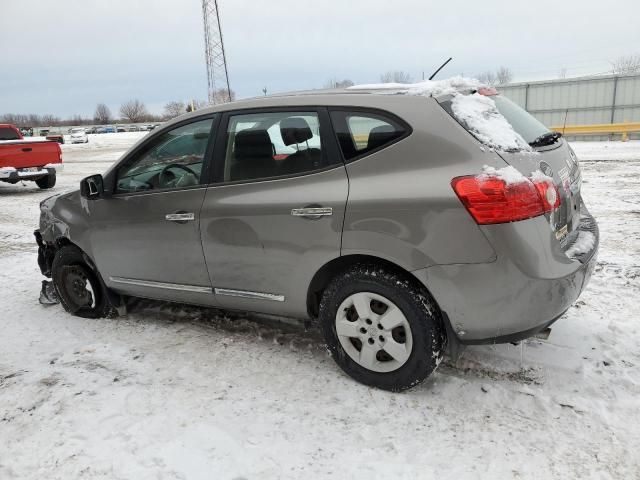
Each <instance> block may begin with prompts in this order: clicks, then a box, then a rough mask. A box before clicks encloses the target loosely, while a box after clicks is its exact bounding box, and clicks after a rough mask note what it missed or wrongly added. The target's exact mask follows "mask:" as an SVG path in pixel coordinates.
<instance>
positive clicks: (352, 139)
mask: <svg viewBox="0 0 640 480" xmlns="http://www.w3.org/2000/svg"><path fill="white" fill-rule="evenodd" d="M331 121H332V123H333V128H334V130H335V132H336V135H337V137H338V143H339V144H340V149H341V150H342V154H343V155H344V158H345V160H347V161H349V160H353V159H356V158H360V157H361V156H364V155H366V154H369V153H372V152H374V151H377V150H380V149H382V148H384V147H387V146H389V145H391V144H393V143H395V142H396V141H398V140H399V139H400V138H402V137H404V136H405V135H406V134H407V133H408V129H407V127H405V126H403V125H401V124H400V122H399V121H396V120H395V119H393V118H391V117H390V116H386V115H383V114H380V113H373V112H372V113H369V112H349V111H333V112H331Z"/></svg>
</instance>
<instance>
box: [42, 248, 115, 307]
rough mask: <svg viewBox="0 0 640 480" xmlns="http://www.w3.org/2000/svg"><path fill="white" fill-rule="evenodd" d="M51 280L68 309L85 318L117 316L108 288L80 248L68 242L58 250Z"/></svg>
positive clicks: (63, 304)
mask: <svg viewBox="0 0 640 480" xmlns="http://www.w3.org/2000/svg"><path fill="white" fill-rule="evenodd" d="M51 279H52V280H53V285H54V287H55V289H56V294H57V295H58V298H59V299H60V303H61V304H62V306H63V307H64V309H65V310H66V311H67V312H69V313H71V314H73V315H77V316H79V317H83V318H102V317H113V316H116V314H117V312H116V309H115V308H114V307H113V305H112V304H111V302H110V300H109V295H108V292H107V287H106V286H105V285H104V283H103V282H102V279H101V278H100V275H99V274H98V272H96V271H95V270H94V269H93V268H91V266H90V265H89V263H88V262H87V260H86V258H85V255H84V253H82V251H81V250H80V249H79V248H77V247H75V246H73V245H66V246H64V247H62V248H61V249H60V250H58V251H57V252H56V254H55V257H54V258H53V263H52V265H51Z"/></svg>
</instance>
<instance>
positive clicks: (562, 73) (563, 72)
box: [558, 67, 567, 78]
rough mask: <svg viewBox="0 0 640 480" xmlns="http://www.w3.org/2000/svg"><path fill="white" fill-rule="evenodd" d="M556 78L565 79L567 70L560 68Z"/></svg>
mask: <svg viewBox="0 0 640 480" xmlns="http://www.w3.org/2000/svg"><path fill="white" fill-rule="evenodd" d="M558 78H567V68H566V67H562V68H561V69H560V73H558Z"/></svg>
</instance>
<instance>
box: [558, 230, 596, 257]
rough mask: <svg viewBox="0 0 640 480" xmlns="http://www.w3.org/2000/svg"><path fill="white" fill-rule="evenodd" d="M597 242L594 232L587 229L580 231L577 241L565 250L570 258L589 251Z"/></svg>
mask: <svg viewBox="0 0 640 480" xmlns="http://www.w3.org/2000/svg"><path fill="white" fill-rule="evenodd" d="M595 243H596V237H595V235H594V234H593V233H591V232H587V231H586V230H582V231H580V233H579V234H578V238H576V241H575V242H574V243H573V245H571V247H569V248H568V249H567V251H566V252H564V253H565V254H566V255H567V257H569V258H576V257H577V256H579V255H582V254H583V253H587V252H589V251H591V249H592V248H593V246H594V245H595Z"/></svg>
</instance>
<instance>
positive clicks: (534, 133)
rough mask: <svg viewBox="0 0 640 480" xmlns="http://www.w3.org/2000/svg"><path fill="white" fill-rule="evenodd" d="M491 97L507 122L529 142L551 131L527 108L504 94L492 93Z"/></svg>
mask: <svg viewBox="0 0 640 480" xmlns="http://www.w3.org/2000/svg"><path fill="white" fill-rule="evenodd" d="M491 99H492V100H493V101H494V102H495V104H496V107H497V108H498V111H499V112H500V113H501V114H502V116H503V117H504V118H506V119H507V122H509V123H510V124H511V126H512V127H513V129H514V130H515V131H516V132H517V133H519V134H520V136H521V137H522V138H524V140H525V141H526V142H527V143H529V144H530V143H532V142H533V141H534V140H536V139H537V138H539V137H541V136H542V135H545V134H547V133H550V132H551V131H550V130H549V129H548V128H547V127H545V126H544V125H543V124H542V123H540V122H539V121H538V120H536V118H535V117H533V116H532V115H531V114H529V113H528V112H527V111H526V110H524V109H522V108H520V107H519V106H518V105H516V104H515V103H513V102H512V101H511V100H509V99H508V98H507V97H503V96H502V95H492V96H491Z"/></svg>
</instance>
